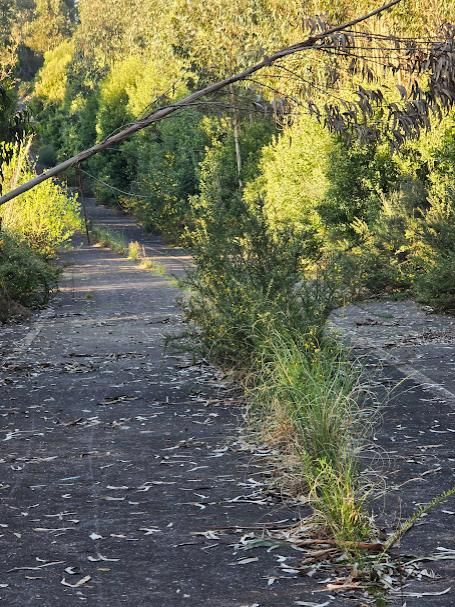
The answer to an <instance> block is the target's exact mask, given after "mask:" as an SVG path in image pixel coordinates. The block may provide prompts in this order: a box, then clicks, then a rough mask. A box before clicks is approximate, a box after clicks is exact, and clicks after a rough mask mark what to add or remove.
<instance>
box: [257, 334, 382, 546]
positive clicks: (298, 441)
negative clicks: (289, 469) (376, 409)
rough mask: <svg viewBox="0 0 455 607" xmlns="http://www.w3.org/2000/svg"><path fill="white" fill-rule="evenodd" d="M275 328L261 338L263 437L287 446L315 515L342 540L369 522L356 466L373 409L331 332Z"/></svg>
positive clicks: (353, 538)
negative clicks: (318, 337)
mask: <svg viewBox="0 0 455 607" xmlns="http://www.w3.org/2000/svg"><path fill="white" fill-rule="evenodd" d="M301 329H304V327H300V328H299V327H298V326H295V327H286V328H284V330H283V327H278V328H273V329H272V330H271V331H270V332H269V334H268V336H267V337H266V338H265V339H264V341H263V342H262V344H261V349H260V352H259V357H258V363H257V367H258V378H257V380H256V382H255V387H254V388H253V392H252V394H253V403H254V407H253V411H254V413H255V417H256V419H257V421H259V427H260V429H261V433H262V435H263V436H265V437H266V438H268V440H271V441H272V442H274V443H275V444H278V445H279V446H281V447H283V448H284V449H287V450H288V451H289V450H290V451H291V455H293V456H294V460H296V461H297V462H298V466H299V469H300V470H301V476H302V480H303V481H304V483H305V485H306V487H307V490H308V493H309V497H310V501H311V504H312V506H313V508H314V510H315V513H316V515H317V517H318V518H319V520H320V522H321V523H322V524H323V525H324V526H325V527H326V528H327V530H328V531H329V532H330V535H332V536H333V537H334V538H335V539H336V541H337V542H339V543H340V544H349V543H356V542H361V541H366V540H367V539H368V538H369V537H370V536H371V533H372V529H371V526H370V523H369V520H368V517H367V515H366V512H365V508H364V503H365V499H366V496H367V492H366V490H365V488H364V487H363V484H362V482H361V480H360V479H361V476H360V468H359V454H360V452H361V450H362V448H363V447H364V444H365V439H366V435H367V432H368V427H369V425H370V423H371V420H370V419H369V417H370V413H369V412H368V411H367V410H366V409H365V408H364V407H363V406H362V400H363V393H362V384H361V381H360V375H359V373H360V372H359V369H357V368H356V366H355V364H354V363H352V362H350V361H349V360H348V359H347V356H346V354H345V352H344V351H343V350H342V349H341V348H340V346H339V345H338V344H336V343H334V342H333V341H332V340H331V339H330V338H328V337H323V338H322V340H320V341H318V342H314V339H313V336H312V335H308V334H306V333H305V332H302V331H301Z"/></svg>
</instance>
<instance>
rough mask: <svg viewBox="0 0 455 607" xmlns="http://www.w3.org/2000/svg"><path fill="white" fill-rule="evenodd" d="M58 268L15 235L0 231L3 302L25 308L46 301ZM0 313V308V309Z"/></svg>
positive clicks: (1, 291)
mask: <svg viewBox="0 0 455 607" xmlns="http://www.w3.org/2000/svg"><path fill="white" fill-rule="evenodd" d="M57 277H58V271H57V270H56V268H55V267H52V266H51V265H50V264H49V263H47V262H46V261H45V260H43V259H42V258H41V257H40V256H39V255H37V254H36V253H35V252H34V251H33V250H32V249H31V248H30V247H29V246H27V245H26V244H25V243H24V242H22V241H21V240H20V239H18V238H17V237H16V236H14V235H12V234H10V233H8V232H5V231H2V232H1V233H0V298H1V300H3V302H4V304H3V305H5V302H6V304H8V303H11V302H18V303H20V304H21V305H23V306H26V307H34V306H41V305H44V304H45V303H47V301H48V299H49V295H50V293H51V292H52V291H53V290H54V289H55V288H56V287H57ZM2 313H3V311H2Z"/></svg>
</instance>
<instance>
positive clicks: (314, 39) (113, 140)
mask: <svg viewBox="0 0 455 607" xmlns="http://www.w3.org/2000/svg"><path fill="white" fill-rule="evenodd" d="M401 1H402V0H391V1H390V2H388V3H387V4H384V5H383V6H380V7H379V8H377V9H375V10H373V11H371V12H369V13H367V14H365V15H362V16H360V17H356V18H355V19H352V20H350V21H348V22H346V23H343V24H341V25H337V26H335V27H332V28H330V29H328V30H326V31H325V32H322V33H320V34H317V35H314V36H310V37H309V38H307V39H306V40H304V41H302V42H299V43H298V44H294V45H292V46H288V47H286V48H283V49H281V50H279V51H277V52H276V53H274V54H273V55H270V56H269V57H265V58H264V59H263V60H262V61H260V62H259V63H256V64H255V65H252V66H250V67H248V68H247V69H245V70H244V71H242V72H239V73H238V74H234V75H232V76H229V77H228V78H225V79H224V80H220V81H218V82H215V83H213V84H210V85H208V86H206V87H205V88H203V89H200V90H199V91H196V92H194V93H192V94H191V95H188V96H187V97H185V98H184V99H182V100H180V101H179V102H178V103H171V104H170V105H167V106H164V107H162V108H159V109H158V110H156V111H154V112H152V113H151V114H148V115H147V116H145V117H144V118H142V119H141V120H138V121H137V122H133V123H132V124H130V125H129V126H128V127H126V128H125V129H123V130H121V131H119V132H118V133H116V134H115V135H112V136H110V137H108V138H107V139H105V140H104V141H102V142H100V143H97V144H96V145H94V146H92V147H91V148H88V149H87V150H84V151H83V152H80V153H79V154H76V155H75V156H72V157H71V158H68V159H67V160H65V161H64V162H61V163H60V164H57V165H56V166H55V167H53V168H51V169H49V170H47V171H45V172H44V173H42V174H41V175H37V176H36V177H34V178H33V179H30V180H29V181H26V182H25V183H23V184H22V185H20V186H18V187H17V188H14V189H13V190H11V191H10V192H8V193H6V194H4V195H3V196H0V205H3V204H5V203H6V202H8V201H10V200H12V199H13V198H16V197H17V196H19V195H20V194H23V193H24V192H27V191H28V190H31V189H32V188H34V187H35V186H37V185H39V184H40V183H42V182H43V181H46V179H51V178H52V177H56V176H57V175H60V174H61V173H63V172H64V171H66V170H67V169H69V168H71V167H73V166H76V165H78V164H79V163H81V162H82V161H84V160H87V159H88V158H90V157H91V156H94V155H95V154H98V153H99V152H102V151H103V150H105V149H107V148H109V147H111V146H114V145H117V144H118V143H121V142H122V141H124V140H125V139H128V137H131V135H134V133H137V132H138V131H141V130H142V129H145V128H146V127H148V126H150V125H151V124H154V123H155V122H159V121H160V120H162V119H163V118H166V117H167V116H169V115H170V114H173V113H174V112H176V111H177V110H180V109H182V108H185V107H188V106H190V105H191V104H192V103H194V102H195V101H197V100H198V99H200V98H201V97H205V96H207V95H210V94H212V93H215V92H217V91H219V90H221V89H223V88H225V87H227V86H229V85H231V84H234V83H235V82H240V81H242V80H246V79H247V78H249V77H250V76H251V75H252V74H254V73H256V72H258V71H260V70H262V69H263V68H266V67H269V66H270V65H273V64H274V63H275V62H276V61H278V60H279V59H283V57H287V56H288V55H293V54H294V53H298V52H300V51H303V50H306V49H310V48H314V47H315V46H316V44H317V43H318V42H319V41H321V40H323V39H324V38H327V37H328V36H331V35H332V34H335V33H337V32H340V31H342V30H344V29H348V28H350V27H353V26H354V25H357V24H358V23H361V22H362V21H366V20H367V19H370V18H371V17H374V16H375V15H379V13H382V12H383V11H386V10H388V9H389V8H392V7H393V6H395V5H396V4H398V3H399V2H401Z"/></svg>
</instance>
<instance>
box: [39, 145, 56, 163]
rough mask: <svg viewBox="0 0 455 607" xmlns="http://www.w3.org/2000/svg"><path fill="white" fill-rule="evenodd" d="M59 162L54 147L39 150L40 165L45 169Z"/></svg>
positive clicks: (46, 146) (42, 147)
mask: <svg viewBox="0 0 455 607" xmlns="http://www.w3.org/2000/svg"><path fill="white" fill-rule="evenodd" d="M56 162H57V154H56V152H55V149H54V146H52V145H43V146H41V147H40V149H39V150H38V163H39V164H41V166H43V167H45V168H49V167H52V166H54V164H56Z"/></svg>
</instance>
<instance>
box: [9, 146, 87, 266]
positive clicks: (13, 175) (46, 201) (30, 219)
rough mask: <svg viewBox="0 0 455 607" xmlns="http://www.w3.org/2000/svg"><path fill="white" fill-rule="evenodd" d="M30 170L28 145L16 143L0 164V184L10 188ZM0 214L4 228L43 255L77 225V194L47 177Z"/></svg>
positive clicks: (29, 175) (27, 176) (50, 252)
mask: <svg viewBox="0 0 455 607" xmlns="http://www.w3.org/2000/svg"><path fill="white" fill-rule="evenodd" d="M34 174H35V173H34V167H33V164H32V163H31V161H30V159H29V156H28V146H24V145H23V146H16V147H15V148H14V152H13V156H12V158H11V160H10V161H9V162H7V163H4V164H3V166H2V176H3V178H2V188H3V189H5V190H9V189H12V188H13V187H14V186H15V185H16V184H18V183H20V182H22V181H26V180H27V179H31V178H32V177H33V176H34ZM0 217H1V218H2V227H3V228H4V229H7V230H8V231H9V232H11V233H12V234H14V235H16V236H17V237H18V238H19V239H21V240H22V241H24V242H25V243H27V245H29V246H30V247H31V248H32V249H33V250H34V251H36V252H38V253H39V254H41V255H43V256H47V257H52V256H54V255H55V254H56V252H57V251H58V249H59V247H61V246H62V245H64V244H65V243H67V242H68V240H69V239H70V238H71V236H72V235H73V234H74V232H75V231H76V230H78V229H79V228H80V227H81V218H80V214H79V203H78V202H77V198H76V197H75V196H72V195H70V194H69V193H68V192H67V191H65V190H64V189H63V187H62V186H60V185H58V184H57V183H56V182H54V181H51V180H47V181H45V182H43V183H42V184H40V185H39V186H37V187H36V188H33V189H32V190H30V191H29V192H27V193H25V194H23V195H22V196H20V197H18V198H16V199H14V200H12V201H10V202H9V203H7V204H6V205H4V206H3V207H2V208H1V209H0Z"/></svg>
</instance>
